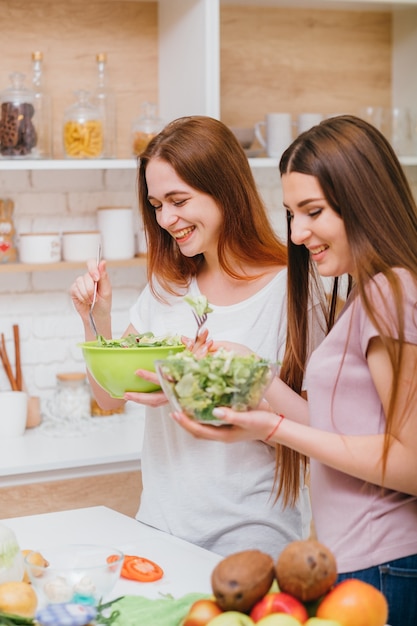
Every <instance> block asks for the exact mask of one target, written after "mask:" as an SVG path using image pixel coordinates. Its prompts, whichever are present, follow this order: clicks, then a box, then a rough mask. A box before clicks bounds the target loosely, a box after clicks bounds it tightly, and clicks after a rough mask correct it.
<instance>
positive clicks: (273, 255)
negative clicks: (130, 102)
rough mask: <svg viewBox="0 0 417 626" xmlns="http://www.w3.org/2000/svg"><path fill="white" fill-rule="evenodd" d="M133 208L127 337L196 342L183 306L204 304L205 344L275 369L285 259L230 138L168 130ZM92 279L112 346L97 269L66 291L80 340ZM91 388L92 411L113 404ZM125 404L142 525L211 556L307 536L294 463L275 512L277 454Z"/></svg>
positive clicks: (206, 127) (98, 316) (164, 409)
mask: <svg viewBox="0 0 417 626" xmlns="http://www.w3.org/2000/svg"><path fill="white" fill-rule="evenodd" d="M139 204H140V208H141V212H142V218H143V223H144V227H145V233H146V238H147V245H148V278H149V283H148V285H147V286H146V288H145V289H144V291H143V292H142V294H141V295H140V297H139V299H138V301H137V303H136V304H135V305H134V306H133V307H132V309H131V311H130V325H129V327H128V328H127V330H126V333H125V334H128V333H138V332H144V331H152V332H154V334H155V335H158V336H161V335H165V334H168V333H175V334H180V335H184V336H186V337H193V336H194V334H195V321H194V318H193V315H192V310H191V308H190V306H189V305H188V304H187V303H186V302H184V296H185V295H191V296H193V297H197V296H199V295H201V294H204V296H206V297H207V299H208V301H209V303H210V306H211V308H212V309H213V312H212V313H210V315H209V322H208V326H209V329H210V337H211V338H212V339H215V340H218V341H220V340H224V339H230V338H232V339H233V340H234V341H236V342H239V343H248V345H249V346H250V348H251V349H252V350H254V351H256V352H258V353H259V354H261V355H262V356H263V357H265V358H268V359H271V360H272V361H275V360H277V359H279V358H282V355H283V352H284V349H285V341H286V280H287V278H286V262H287V250H286V246H285V245H283V244H282V243H281V241H280V240H279V238H278V237H277V236H276V234H275V233H274V231H273V229H272V227H271V225H270V223H269V220H268V217H267V213H266V210H265V207H264V204H263V202H262V200H261V198H260V196H259V194H258V191H257V188H256V184H255V181H254V178H253V175H252V172H251V169H250V166H249V164H248V160H247V158H246V155H245V153H244V151H243V149H242V148H241V147H240V145H239V143H238V141H237V139H236V138H235V137H234V135H233V133H232V132H231V131H230V129H228V128H227V126H225V125H224V124H223V123H221V122H220V121H217V120H215V119H212V118H208V117H189V118H182V119H179V120H176V121H174V122H172V123H171V124H168V126H166V127H165V129H164V130H162V132H161V133H159V134H158V135H157V136H156V137H155V138H154V139H153V140H152V141H151V142H150V143H149V145H148V147H147V148H146V149H145V151H144V152H143V153H142V154H141V156H140V165H139ZM96 280H97V281H98V297H97V302H96V305H95V309H94V317H95V320H96V324H97V326H98V330H99V333H100V334H102V335H104V336H105V337H110V336H111V317H110V309H111V287H110V283H109V279H108V276H107V273H106V268H105V262H102V263H101V264H100V267H99V269H98V270H97V269H96V268H95V266H94V263H93V262H92V263H90V264H89V272H88V273H87V274H85V275H84V276H82V277H80V278H79V279H77V281H76V282H75V283H74V285H73V287H72V289H71V293H72V298H73V301H74V305H75V307H76V309H77V311H78V312H79V314H80V316H81V318H82V321H83V324H84V328H85V333H86V338H87V339H93V336H92V331H91V329H90V326H89V320H88V310H89V306H90V302H91V297H92V293H93V288H94V281H96ZM311 311H312V309H311ZM137 373H138V374H139V375H142V376H143V377H148V379H149V377H150V379H152V376H155V375H152V374H150V373H149V372H148V373H147V372H143V371H140V370H139V371H138V372H137ZM91 384H92V387H93V390H94V394H95V397H96V399H97V401H98V402H99V404H100V405H101V406H103V407H105V408H106V407H109V406H116V405H117V403H118V402H119V403H120V402H121V401H116V400H114V399H111V398H109V396H108V395H107V394H106V393H105V392H104V390H103V389H100V388H99V387H98V386H97V384H96V383H94V381H91ZM125 400H131V401H134V402H139V403H142V404H145V405H147V408H146V426H145V436H144V444H143V449H142V461H141V462H142V475H143V493H142V497H141V503H140V508H139V511H138V514H137V518H138V519H139V520H140V521H142V522H145V523H146V524H149V525H152V526H155V527H157V528H160V529H161V530H164V531H166V532H169V533H172V534H174V535H176V536H178V537H182V538H184V539H187V540H188V541H191V542H193V543H197V544H199V545H201V546H203V547H205V548H207V549H210V550H213V551H216V552H218V553H220V554H230V553H232V552H236V551H239V550H245V549H250V548H258V549H260V550H263V551H266V552H269V553H271V555H273V556H274V557H276V555H277V554H278V553H279V552H280V550H281V549H282V548H283V547H284V546H285V545H286V544H287V543H288V542H289V541H292V540H294V539H297V538H301V537H306V536H307V535H308V533H309V528H310V503H309V494H308V490H307V488H306V487H305V485H304V480H303V475H302V471H301V468H300V458H299V456H297V457H295V458H294V459H293V460H292V461H290V462H292V463H293V464H292V467H291V472H292V474H293V475H294V480H295V481H296V485H297V487H296V489H295V497H294V498H293V499H292V500H291V502H288V503H287V502H285V501H284V500H283V499H282V498H280V499H278V500H275V501H274V497H273V495H272V496H271V494H272V492H273V478H274V467H275V450H274V447H271V446H270V445H268V444H266V443H263V442H259V441H250V442H242V443H239V444H236V446H232V447H230V446H226V445H225V444H223V443H218V444H215V445H210V444H207V443H206V442H204V441H196V440H195V439H194V438H193V437H191V436H190V435H189V433H187V432H185V431H184V430H183V429H182V428H180V427H179V426H178V425H177V424H176V423H175V422H174V421H173V420H172V419H170V417H169V408H168V406H167V400H166V398H165V396H164V394H163V393H162V392H156V393H151V394H136V393H126V395H125ZM286 504H287V506H285V505H286Z"/></svg>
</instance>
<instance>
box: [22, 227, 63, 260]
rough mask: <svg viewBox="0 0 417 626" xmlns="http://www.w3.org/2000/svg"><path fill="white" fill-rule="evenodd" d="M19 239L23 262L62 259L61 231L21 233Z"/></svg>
mask: <svg viewBox="0 0 417 626" xmlns="http://www.w3.org/2000/svg"><path fill="white" fill-rule="evenodd" d="M18 239H19V244H18V247H19V260H20V262H21V263H57V262H58V261H60V260H61V235H60V234H59V233H20V235H19V238H18Z"/></svg>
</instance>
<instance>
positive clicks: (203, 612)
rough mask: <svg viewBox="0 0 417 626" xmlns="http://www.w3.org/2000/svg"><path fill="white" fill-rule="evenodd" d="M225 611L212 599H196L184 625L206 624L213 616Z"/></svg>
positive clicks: (203, 625) (200, 625) (198, 625)
mask: <svg viewBox="0 0 417 626" xmlns="http://www.w3.org/2000/svg"><path fill="white" fill-rule="evenodd" d="M220 613H223V611H222V609H221V608H220V607H219V605H218V604H217V603H216V602H215V601H214V600H210V599H202V600H196V601H195V602H194V604H192V605H191V606H190V608H189V610H188V613H187V615H186V616H185V619H184V621H183V623H182V626H206V625H207V624H208V623H209V621H210V620H211V619H213V617H216V615H220Z"/></svg>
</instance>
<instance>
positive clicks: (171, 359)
mask: <svg viewBox="0 0 417 626" xmlns="http://www.w3.org/2000/svg"><path fill="white" fill-rule="evenodd" d="M155 366H156V372H157V374H158V377H159V381H160V383H161V387H162V389H163V391H164V393H165V395H166V396H167V398H168V400H169V403H170V405H171V408H172V410H174V411H183V412H184V413H185V414H186V415H188V417H190V418H191V419H194V420H196V421H197V422H200V423H202V424H211V425H216V426H220V425H223V426H224V425H225V422H224V421H223V420H219V419H216V418H215V417H214V415H213V409H215V408H216V407H218V406H225V407H230V408H233V409H234V410H236V411H247V410H249V409H254V408H256V407H257V406H258V405H259V403H260V402H261V400H262V398H263V396H264V393H265V391H266V390H267V388H268V386H269V385H270V383H271V382H272V380H273V378H274V376H275V375H276V373H277V370H278V366H277V364H274V363H270V362H268V361H266V360H264V359H260V358H258V357H257V356H256V355H254V354H250V355H246V356H239V355H237V354H234V353H232V352H228V351H226V350H224V349H222V348H220V349H219V350H218V351H217V352H213V353H212V352H209V353H208V354H207V356H205V357H203V358H199V359H198V358H196V357H195V356H194V355H193V354H192V353H190V352H189V351H188V350H187V351H185V352H183V353H182V354H174V355H171V356H168V357H167V358H166V359H163V360H159V361H157V362H156V364H155Z"/></svg>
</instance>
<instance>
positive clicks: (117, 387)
mask: <svg viewBox="0 0 417 626" xmlns="http://www.w3.org/2000/svg"><path fill="white" fill-rule="evenodd" d="M79 345H80V347H81V349H82V353H83V356H84V361H85V363H86V366H87V368H88V370H89V372H90V373H91V375H92V377H93V378H94V380H95V381H96V382H97V383H98V384H99V385H100V387H102V388H103V389H105V390H106V391H107V393H108V394H110V396H112V398H123V396H124V394H125V393H126V392H127V391H135V392H140V393H149V392H152V391H157V390H159V389H160V388H161V387H160V386H159V385H157V384H154V383H151V382H149V381H147V380H145V379H144V378H140V377H139V376H136V374H135V372H136V370H138V369H145V370H150V371H151V372H155V361H156V360H158V359H165V358H166V357H167V356H168V355H171V354H175V353H177V352H182V350H184V345H177V346H175V345H171V346H140V347H131V348H126V347H117V346H111V347H109V346H104V345H101V344H100V342H99V341H87V342H84V343H81V344H79Z"/></svg>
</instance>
